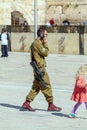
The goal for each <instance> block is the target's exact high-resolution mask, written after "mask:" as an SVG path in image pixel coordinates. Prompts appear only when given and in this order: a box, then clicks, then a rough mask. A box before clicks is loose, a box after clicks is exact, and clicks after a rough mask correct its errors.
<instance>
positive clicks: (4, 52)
mask: <svg viewBox="0 0 87 130" xmlns="http://www.w3.org/2000/svg"><path fill="white" fill-rule="evenodd" d="M1 52H2V55H1V57H8V34H7V30H6V28H2V32H1Z"/></svg>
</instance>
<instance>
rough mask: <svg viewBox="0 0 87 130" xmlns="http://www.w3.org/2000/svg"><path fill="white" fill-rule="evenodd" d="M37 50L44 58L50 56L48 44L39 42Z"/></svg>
mask: <svg viewBox="0 0 87 130" xmlns="http://www.w3.org/2000/svg"><path fill="white" fill-rule="evenodd" d="M35 49H36V50H37V52H38V53H39V55H41V56H42V57H46V56H48V53H49V48H48V45H47V43H46V44H42V43H41V42H39V43H38V44H37V46H35Z"/></svg>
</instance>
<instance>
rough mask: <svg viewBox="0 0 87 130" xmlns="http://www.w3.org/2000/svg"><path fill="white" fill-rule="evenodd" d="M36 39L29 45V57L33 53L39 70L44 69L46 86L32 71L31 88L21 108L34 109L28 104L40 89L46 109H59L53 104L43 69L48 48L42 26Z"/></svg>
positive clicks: (45, 75) (45, 33)
mask: <svg viewBox="0 0 87 130" xmlns="http://www.w3.org/2000/svg"><path fill="white" fill-rule="evenodd" d="M37 36H38V37H37V39H35V41H34V42H33V44H32V47H31V58H32V55H33V59H34V60H35V61H36V63H37V65H38V68H39V70H40V71H41V70H44V81H45V82H46V87H44V86H43V85H42V84H41V82H40V81H39V80H38V77H37V76H36V75H35V72H34V81H33V85H32V89H31V90H30V92H29V93H28V95H27V96H26V101H25V102H24V103H23V105H22V108H24V109H27V110H29V111H35V109H33V108H32V107H31V106H30V102H32V101H33V100H34V98H35V97H36V95H37V94H38V93H39V92H40V91H41V92H42V93H43V95H44V96H45V99H46V101H47V102H48V111H61V110H62V108H60V107H57V106H55V105H54V104H53V95H52V88H51V84H50V80H49V76H48V73H47V71H46V69H45V67H46V61H45V57H47V56H48V52H49V48H48V45H47V31H46V29H44V28H40V29H38V31H37Z"/></svg>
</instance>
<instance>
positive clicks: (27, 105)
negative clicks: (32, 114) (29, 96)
mask: <svg viewBox="0 0 87 130" xmlns="http://www.w3.org/2000/svg"><path fill="white" fill-rule="evenodd" d="M22 108H24V109H27V110H29V111H35V109H33V108H32V107H31V106H30V102H29V101H25V102H24V103H23V105H22Z"/></svg>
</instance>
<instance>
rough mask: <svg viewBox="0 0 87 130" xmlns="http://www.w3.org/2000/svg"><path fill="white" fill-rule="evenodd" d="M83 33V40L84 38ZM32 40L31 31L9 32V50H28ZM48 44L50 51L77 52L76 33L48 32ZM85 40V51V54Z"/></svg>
mask: <svg viewBox="0 0 87 130" xmlns="http://www.w3.org/2000/svg"><path fill="white" fill-rule="evenodd" d="M86 36H87V35H86V34H85V40H86ZM33 40H34V34H33V33H11V51H16V52H17V51H18V52H29V51H30V50H29V47H30V45H31V44H32V42H33ZM48 46H49V49H50V53H60V54H79V36H78V34H77V33H76V34H72V33H70V34H67V33H64V34H62V33H49V34H48ZM86 48H87V46H86V42H85V53H86V54H87V49H86Z"/></svg>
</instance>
